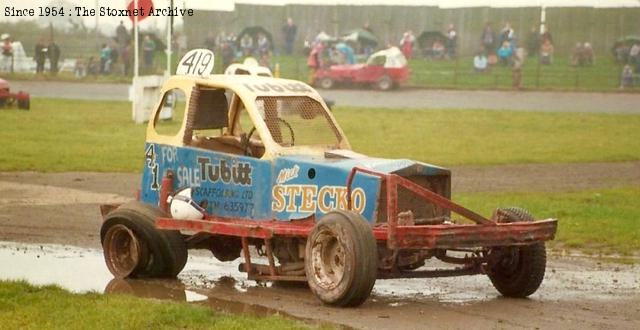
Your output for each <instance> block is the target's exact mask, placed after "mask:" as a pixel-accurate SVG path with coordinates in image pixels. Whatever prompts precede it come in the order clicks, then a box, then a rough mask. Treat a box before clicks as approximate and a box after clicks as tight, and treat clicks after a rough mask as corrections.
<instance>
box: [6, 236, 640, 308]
mask: <svg viewBox="0 0 640 330" xmlns="http://www.w3.org/2000/svg"><path fill="white" fill-rule="evenodd" d="M0 261H1V262H2V265H3V267H2V268H0V279H10V280H20V279H24V280H26V281H28V282H29V283H32V284H36V285H45V284H57V285H59V286H61V287H63V288H65V289H67V290H70V291H72V292H87V291H95V292H106V293H114V292H117V293H128V294H135V295H138V296H142V297H147V298H155V299H171V300H178V301H187V302H198V303H199V304H205V305H209V306H211V307H212V308H214V309H217V310H222V311H227V312H231V313H252V314H256V315H272V314H277V313H278V312H276V311H274V310H271V309H268V308H265V307H263V306H256V305H251V304H249V305H247V304H245V303H240V302H237V301H236V300H237V298H238V297H239V296H238V295H255V296H267V295H268V296H271V297H275V296H283V297H286V296H287V295H290V294H296V295H298V296H300V297H302V299H305V300H306V299H309V300H313V301H314V302H315V300H314V297H313V295H312V294H311V293H310V292H309V290H308V288H305V287H292V285H291V284H286V285H285V284H272V283H269V282H267V283H261V284H257V283H256V282H254V281H249V280H246V276H245V274H244V273H241V272H239V271H238V264H239V263H240V260H236V261H234V262H219V261H217V260H216V259H215V258H213V257H210V255H209V254H208V253H204V254H203V253H192V254H191V255H190V257H189V261H188V262H187V266H186V267H185V269H184V270H183V272H182V273H181V274H180V275H179V281H176V280H113V277H112V275H111V274H110V273H109V271H108V270H107V267H106V266H105V263H104V260H103V256H102V252H101V251H100V250H96V249H83V248H77V247H68V246H60V245H32V244H21V243H9V242H0ZM7 266H8V267H7ZM639 270H640V265H616V264H608V263H599V262H598V263H594V262H592V261H590V260H586V261H585V260H581V259H578V260H576V259H562V260H554V259H551V261H550V262H549V265H548V267H547V273H546V275H545V280H544V282H543V284H542V287H541V288H540V290H539V291H538V292H536V293H535V294H534V295H533V296H532V298H533V299H539V300H552V299H553V300H570V299H580V298H589V299H616V298H620V297H622V296H628V295H630V294H634V292H635V293H637V292H638V290H639V289H640V276H639V274H640V271H639ZM295 285H296V284H294V286H295ZM297 285H299V284H297ZM264 290H268V291H269V292H265V291H264ZM497 297H499V295H498V293H497V292H496V290H495V289H494V288H493V286H492V285H491V283H490V281H489V279H488V278H487V277H486V276H482V275H479V276H463V277H455V278H431V279H394V280H380V281H377V282H376V285H375V287H374V289H373V294H372V298H371V299H372V301H378V302H383V301H385V302H386V303H392V304H394V305H392V306H393V307H399V308H401V307H402V305H403V303H405V302H408V301H429V302H439V303H454V304H467V303H477V302H480V301H487V300H492V299H495V298H497ZM220 298H224V299H220ZM278 299H279V298H278ZM285 299H286V298H285ZM247 300H249V301H250V302H253V301H254V300H251V299H247Z"/></svg>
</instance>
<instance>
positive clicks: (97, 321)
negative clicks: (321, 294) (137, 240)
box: [0, 281, 307, 329]
mask: <svg viewBox="0 0 640 330" xmlns="http://www.w3.org/2000/svg"><path fill="white" fill-rule="evenodd" d="M0 327H1V328H4V329H44V328H46V329H51V328H55V329H304V328H307V327H306V326H305V325H303V324H301V323H297V322H295V321H292V320H286V319H283V318H280V317H276V316H271V317H266V318H262V317H254V316H245V315H242V316H240V315H229V314H222V313H216V312H213V311H212V310H211V309H209V308H206V307H201V306H194V305H188V304H185V303H177V302H169V301H159V300H149V299H142V298H137V297H132V296H125V295H102V294H98V293H86V294H73V293H70V292H68V291H65V290H63V289H61V288H59V287H57V286H33V285H30V284H28V283H26V282H19V281H18V282H16V281H0Z"/></svg>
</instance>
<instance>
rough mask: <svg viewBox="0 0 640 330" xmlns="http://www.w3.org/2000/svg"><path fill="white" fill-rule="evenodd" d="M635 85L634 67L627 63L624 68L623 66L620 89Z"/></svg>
mask: <svg viewBox="0 0 640 330" xmlns="http://www.w3.org/2000/svg"><path fill="white" fill-rule="evenodd" d="M628 87H633V69H631V65H629V64H626V65H625V66H624V68H622V75H621V77H620V89H624V88H628Z"/></svg>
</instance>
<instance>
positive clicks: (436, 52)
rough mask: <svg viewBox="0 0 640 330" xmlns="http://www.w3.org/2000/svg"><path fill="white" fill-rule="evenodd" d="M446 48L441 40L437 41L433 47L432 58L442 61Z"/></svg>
mask: <svg viewBox="0 0 640 330" xmlns="http://www.w3.org/2000/svg"><path fill="white" fill-rule="evenodd" d="M444 53H445V48H444V44H443V43H442V42H441V41H440V40H436V41H434V42H433V44H432V45H431V58H434V59H442V58H443V57H444Z"/></svg>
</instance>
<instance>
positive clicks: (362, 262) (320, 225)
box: [305, 211, 378, 307]
mask: <svg viewBox="0 0 640 330" xmlns="http://www.w3.org/2000/svg"><path fill="white" fill-rule="evenodd" d="M377 263H378V255H377V247H376V240H375V238H374V236H373V231H372V230H371V226H370V225H369V224H368V223H367V221H366V220H365V219H364V218H363V217H362V216H361V215H359V214H356V213H353V212H347V211H332V212H330V213H328V214H326V215H325V216H323V217H322V218H321V219H320V220H319V221H318V222H317V223H316V225H315V226H314V228H313V230H312V231H311V233H310V234H309V237H308V238H307V244H306V249H305V273H306V275H307V281H308V283H309V288H310V289H311V291H312V292H313V293H314V294H315V295H316V297H318V299H320V301H322V302H323V303H325V304H328V305H333V306H341V307H352V306H359V305H361V304H362V303H364V302H365V301H366V300H367V298H368V297H369V295H370V294H371V290H372V289H373V285H374V284H375V282H376V275H377Z"/></svg>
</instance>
